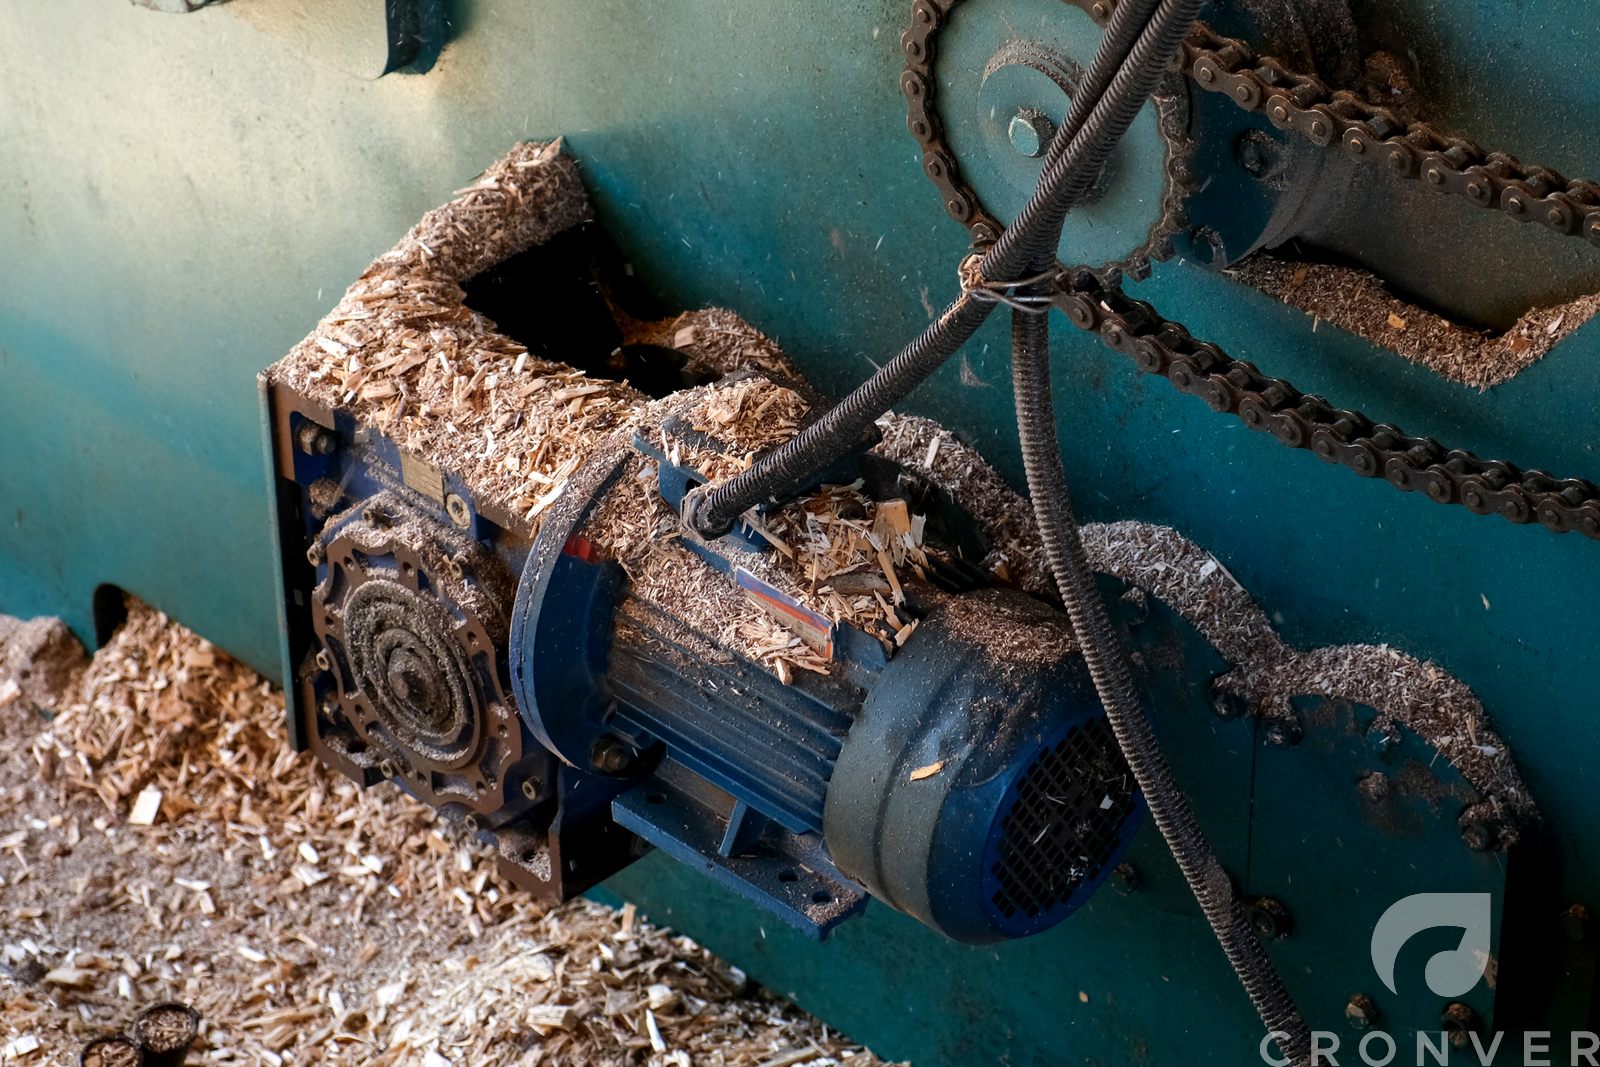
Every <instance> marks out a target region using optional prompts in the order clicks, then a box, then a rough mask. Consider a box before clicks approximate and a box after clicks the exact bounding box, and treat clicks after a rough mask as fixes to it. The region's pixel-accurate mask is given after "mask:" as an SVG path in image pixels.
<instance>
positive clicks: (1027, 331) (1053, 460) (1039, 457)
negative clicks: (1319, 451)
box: [685, 0, 1311, 1065]
mask: <svg viewBox="0 0 1600 1067" xmlns="http://www.w3.org/2000/svg"><path fill="white" fill-rule="evenodd" d="M1201 3H1202V0H1162V2H1160V3H1159V5H1158V4H1157V2H1156V0H1124V2H1123V3H1122V4H1120V5H1119V6H1118V8H1117V11H1116V14H1115V15H1114V16H1113V17H1112V21H1111V24H1110V26H1109V27H1108V28H1107V32H1106V37H1105V40H1104V41H1103V42H1102V43H1101V46H1100V50H1099V52H1098V53H1097V54H1096V56H1095V61H1094V63H1093V65H1092V66H1091V68H1090V70H1089V73H1088V74H1087V75H1086V77H1085V80H1084V84H1083V86H1082V89H1081V91H1080V92H1079V94H1078V96H1077V97H1076V98H1075V99H1074V101H1073V106H1072V114H1071V115H1070V116H1069V117H1068V120H1067V122H1066V124H1064V125H1063V127H1062V128H1061V130H1060V131H1058V132H1057V134H1056V137H1055V139H1054V140H1053V141H1052V142H1051V146H1050V151H1049V153H1048V154H1047V156H1046V161H1045V167H1044V173H1043V175H1042V176H1041V177H1040V180H1039V185H1038V187H1037V189H1036V190H1035V191H1034V195H1033V197H1032V198H1031V199H1030V200H1029V202H1028V204H1027V206H1026V207H1025V208H1024V209H1023V211H1022V213H1021V214H1020V215H1019V216H1018V217H1017V219H1016V221H1014V222H1013V223H1012V225H1011V226H1010V227H1008V228H1007V229H1006V232H1005V233H1004V234H1002V235H1001V237H1000V240H999V241H998V242H996V244H995V245H994V247H993V248H991V249H990V250H989V251H988V252H987V253H986V254H985V255H984V257H983V259H982V261H981V263H980V264H979V266H978V268H977V274H978V275H979V276H980V280H981V279H991V280H994V279H1010V278H1016V277H1019V276H1026V277H1029V278H1032V279H1036V280H1035V281H1033V282H1032V283H1031V284H1029V285H1027V286H1025V287H1023V288H1022V289H1021V290H1020V292H1019V293H1018V294H1017V297H1015V298H1006V299H1005V300H1003V302H1006V303H1009V304H1011V305H1012V306H1013V307H1014V308H1015V309H1016V310H1015V311H1014V312H1013V319H1012V375H1013V382H1014V385H1015V392H1016V403H1017V422H1018V428H1019V434H1020V437H1021V444H1022V456H1023V465H1024V468H1025V470H1026V472H1027V479H1028V491H1029V494H1030V496H1031V497H1032V500H1033V507H1034V514H1035V516H1036V518H1037V521H1038V524H1039V531H1040V534H1041V536H1042V539H1043V542H1044V547H1045V553H1046V556H1047V558H1048V561H1049V565H1050V570H1051V574H1052V575H1053V576H1054V578H1055V581H1056V587H1057V589H1058V590H1059V591H1060V593H1061V599H1062V602H1063V604H1064V605H1065V607H1066V609H1067V614H1068V616H1069V618H1070V619H1071V622H1072V627H1073V631H1074V633H1075V634H1076V636H1077V639H1078V643H1079V645H1080V646H1081V647H1082V649H1083V652H1084V657H1085V660H1086V661H1087V665H1088V667H1089V671H1090V674H1091V676H1092V677H1093V679H1094V684H1095V688H1096V690H1097V692H1098V694H1099V697H1100V700H1101V703H1102V704H1103V705H1104V707H1105V709H1106V715H1107V718H1108V719H1109V721H1110V723H1111V726H1112V730H1113V731H1114V732H1115V734H1116V737H1117V742H1118V744H1119V745H1120V747H1121V748H1122V752H1123V755H1124V757H1125V758H1126V759H1127V761H1128V765H1129V767H1130V769H1131V770H1132V771H1133V774H1134V777H1135V778H1136V779H1137V781H1138V783H1139V787H1140V789H1141V790H1142V791H1143V792H1144V795H1145V798H1146V801H1147V802H1148V804H1149V806H1150V812H1151V817H1152V819H1153V821H1154V822H1155V823H1156V826H1157V828H1158V829H1159V830H1160V831H1161V834H1162V837H1163V838H1164V839H1165V840H1166V842H1167V846H1168V848H1169V849H1170V850H1171V851H1172V855H1173V858H1174V860H1176V862H1177V864H1178V867H1179V869H1180V870H1181V871H1182V872H1183V876H1184V879H1185V880H1186V881H1187V882H1188V883H1189V887H1190V889H1191V890H1192V891H1193V893H1194V896H1195V899H1196V901H1198V902H1199V904H1200V908H1201V911H1202V912H1203V913H1204V914H1205V917H1206V921H1207V922H1208V923H1209V924H1210V926H1211V929H1212V931H1213V932H1214V933H1215V934H1216V937H1217V940H1218V942H1219V943H1220V944H1221V946H1222V949H1223V952H1224V954H1225V955H1226V956H1227V958H1228V962H1229V964H1230V965H1231V966H1232V967H1233V970H1234V973H1235V974H1237V975H1238V977H1239V981H1240V983H1241V984H1242V985H1243V986H1244V989H1245V992H1246V993H1247V994H1248V996H1249V997H1250V1001H1251V1003H1252V1004H1253V1005H1254V1006H1255V1009H1256V1011H1257V1012H1258V1013H1259V1014H1260V1016H1261V1020H1262V1022H1263V1023H1264V1024H1265V1025H1266V1027H1267V1030H1268V1032H1269V1033H1271V1034H1272V1035H1273V1036H1274V1039H1275V1040H1276V1042H1277V1044H1278V1046H1279V1048H1280V1050H1281V1051H1282V1052H1283V1054H1284V1055H1285V1056H1286V1057H1288V1059H1289V1060H1290V1062H1291V1063H1293V1064H1296V1065H1304V1064H1308V1063H1310V1062H1311V1043H1310V1036H1311V1035H1310V1032H1309V1029H1308V1028H1307V1026H1306V1023H1305V1021H1304V1019H1303V1018H1302V1017H1301V1015H1300V1012H1299V1010H1298V1008H1297V1007H1296V1006H1295V1003H1294V1000H1293V998H1292V997H1291V996H1290V994H1289V991H1288V989H1287V988H1286V987H1285V986H1284V984H1283V980H1282V978H1281V977H1280V976H1279V975H1278V973H1277V970H1276V968H1275V967H1274V966H1273V963H1272V960H1271V958H1270V957H1269V956H1268V955H1267V953H1266V950H1265V949H1264V948H1263V947H1262V945H1261V941H1260V938H1259V937H1258V936H1257V934H1256V932H1255V929H1254V928H1253V927H1252V926H1251V925H1250V923H1249V921H1248V920H1247V919H1246V918H1245V915H1244V911H1243V908H1242V906H1241V904H1240V902H1239V900H1238V897H1237V895H1236V894H1235V892H1234V889H1233V883H1232V880H1231V879H1230V878H1229V876H1228V873H1227V872H1226V871H1225V870H1224V869H1223V868H1222V865H1221V864H1220V863H1219V862H1218V860H1217V858H1216V855H1215V853H1214V852H1212V850H1211V848H1210V845H1209V844H1208V843H1207V841H1206V838H1205V834H1204V833H1203V831H1202V830H1201V828H1200V824H1199V820H1198V819H1196V817H1195V815H1194V810H1193V808H1192V807H1191V806H1190V804H1189V800H1188V797H1187V796H1185V795H1184V793H1183V790H1182V789H1181V788H1180V787H1179V786H1178V783H1177V781H1176V779H1175V778H1174V777H1173V775H1172V770H1171V768H1170V767H1169V766H1168V764H1167V761H1166V757H1165V756H1164V755H1163V754H1162V752H1161V748H1160V745H1159V743H1158V742H1157V741H1156V738H1155V734H1154V732H1153V731H1152V729H1151V727H1150V723H1149V720H1148V719H1147V718H1146V717H1145V714H1144V710H1143V707H1142V705H1141V702H1140V699H1139V694H1138V690H1137V689H1136V687H1135V686H1134V682H1133V677H1132V675H1131V673H1130V671H1129V668H1128V659H1127V651H1126V649H1124V648H1123V647H1122V642H1121V639H1120V638H1119V637H1118V635H1117V632H1116V630H1115V629H1114V628H1113V627H1112V625H1111V621H1110V618H1109V616H1108V614H1107V612H1106V608H1105V604H1104V602H1103V601H1102V600H1101V598H1100V593H1099V590H1098V589H1097V588H1096V586H1095V581H1094V572H1093V571H1092V569H1091V568H1090V567H1089V563H1088V559H1087V557H1086V556H1085V554H1084V549H1083V541H1082V539H1081V537H1080V536H1079V532H1078V525H1077V521H1076V519H1075V518H1074V516H1073V513H1072V504H1071V498H1070V495H1069V493H1068V490H1067V480H1066V471H1065V468H1064V467H1063V465H1062V460H1061V451H1060V445H1059V442H1058V441H1057V439H1056V422H1055V413H1054V404H1053V403H1052V399H1051V391H1050V390H1051V387H1050V366H1049V336H1050V331H1049V318H1048V311H1049V307H1048V303H1047V302H1046V301H1045V300H1044V299H1043V298H1044V297H1045V296H1046V295H1047V292H1048V289H1049V281H1048V280H1046V279H1048V277H1049V275H1050V274H1051V273H1052V272H1053V268H1054V265H1055V261H1056V248H1057V245H1058V244H1059V242H1060V240H1061V230H1062V226H1063V223H1064V222H1065V220H1066V216H1067V213H1068V212H1069V211H1070V210H1071V208H1072V206H1073V205H1074V204H1075V203H1076V202H1077V201H1078V199H1079V198H1080V197H1081V196H1082V195H1083V193H1084V191H1085V190H1086V189H1087V188H1088V187H1089V184H1090V183H1091V182H1092V181H1093V179H1094V177H1095V175H1097V174H1098V173H1099V171H1100V168H1101V167H1102V166H1103V165H1104V162H1105V160H1106V157H1107V156H1108V155H1109V153H1110V151H1111V149H1112V147H1113V146H1114V145H1115V144H1116V143H1117V141H1118V140H1120V139H1121V137H1122V135H1123V134H1124V133H1125V132H1126V131H1127V128H1128V126H1129V124H1131V122H1132V121H1133V118H1134V116H1135V115H1137V114H1138V111H1139V109H1140V108H1141V107H1143V106H1144V102H1145V100H1146V99H1148V97H1149V96H1150V94H1151V93H1152V92H1153V91H1154V90H1155V87H1156V85H1157V83H1158V82H1159V80H1160V78H1161V75H1162V72H1163V71H1164V70H1165V69H1166V68H1167V66H1168V64H1169V63H1170V62H1171V61H1172V59H1173V57H1174V56H1175V55H1176V54H1177V50H1178V48H1179V46H1180V44H1181V43H1182V41H1183V38H1184V36H1185V35H1186V34H1187V33H1188V32H1189V29H1190V27H1191V26H1192V25H1193V23H1194V20H1195V19H1196V18H1197V17H1198V15H1199V9H1200V7H1201ZM1091 103H1092V107H1091ZM995 288H997V289H999V290H1002V291H1003V290H1005V289H1007V288H1009V286H1006V285H1005V284H1004V283H1003V282H1002V283H1001V284H1000V285H999V286H996V287H995ZM985 295H989V294H985V293H983V292H982V291H981V289H980V287H976V286H974V287H969V288H967V289H966V290H965V291H964V292H963V293H962V295H961V297H960V298H959V299H957V300H956V302H955V303H954V304H952V305H951V306H950V307H949V308H947V309H946V310H945V312H944V313H943V314H942V315H940V316H939V317H938V319H936V320H935V321H934V323H933V324H932V325H931V326H929V327H928V329H927V330H926V331H924V332H923V333H922V334H921V335H920V336H919V337H918V338H917V339H916V340H914V341H913V342H912V343H911V344H910V345H908V346H907V347H906V348H905V349H904V350H903V351H902V352H901V353H900V354H899V355H897V356H896V357H895V358H894V359H893V360H891V361H890V362H889V363H887V364H885V365H884V367H883V368H882V369H881V370H879V371H878V372H877V373H876V374H874V375H873V376H872V377H871V378H870V379H868V381H867V382H865V383H864V384H863V385H861V386H860V387H859V388H857V389H856V390H855V391H854V392H853V393H851V394H850V395H849V396H848V397H846V398H845V399H844V400H842V401H840V402H839V404H837V405H836V406H835V407H834V408H832V409H831V410H830V411H829V412H828V413H827V414H825V415H824V416H823V417H822V418H821V419H819V420H818V421H817V422H815V423H813V424H812V425H811V426H810V427H808V428H807V429H806V430H805V431H803V432H802V433H800V434H798V435H797V436H796V437H795V438H793V439H792V440H791V441H789V442H788V443H787V444H785V445H782V446H780V447H779V448H777V449H774V450H773V451H772V452H770V453H768V454H767V455H766V456H764V457H762V458H761V459H760V460H758V461H757V462H756V463H755V464H754V465H753V466H752V467H751V469H750V470H748V471H746V472H744V473H743V474H741V475H739V476H737V477H735V478H732V479H730V480H728V481H727V482H724V483H722V484H721V485H719V486H716V487H713V488H707V489H702V490H698V491H697V492H696V493H695V494H693V495H691V496H690V497H689V498H688V500H687V501H686V507H685V519H686V520H687V521H688V522H689V523H690V524H691V525H692V526H693V527H694V529H696V530H697V531H698V532H700V533H701V534H702V535H705V536H720V535H721V534H723V533H726V532H727V531H728V530H729V529H731V528H732V525H733V523H734V522H735V521H736V520H737V518H738V516H739V515H741V514H743V513H744V512H745V511H746V510H748V509H749V508H751V507H754V506H756V505H757V504H760V503H763V502H766V501H768V500H770V499H772V498H773V497H774V496H775V495H776V494H779V493H782V492H784V491H786V490H788V489H789V488H790V487H792V486H795V485H796V484H797V483H799V482H800V480H801V479H802V478H804V477H805V476H806V475H807V474H809V473H810V472H812V471H815V470H817V469H820V468H821V467H824V466H826V465H828V464H829V463H831V462H833V461H834V460H836V459H838V458H839V456H841V455H842V454H843V453H844V452H845V451H847V450H848V449H849V448H851V447H853V446H854V444H855V443H856V442H857V441H858V440H859V439H860V438H861V435H862V434H863V433H864V432H865V431H866V430H867V428H868V427H869V426H870V425H871V424H872V422H873V421H875V420H876V419H877V418H878V417H879V416H881V415H882V414H883V412H885V411H887V410H888V409H889V407H890V406H891V405H893V404H894V403H896V402H897V401H899V400H900V399H901V398H902V397H904V396H905V395H906V394H907V393H909V392H910V391H911V390H912V389H913V388H915V387H916V386H917V385H918V384H919V383H920V382H921V381H922V380H923V379H924V378H926V377H927V376H928V375H929V374H931V373H932V372H933V371H934V370H935V369H937V368H938V367H939V366H940V365H941V364H942V363H944V361H945V360H947V359H948V358H949V357H950V355H951V354H952V353H954V352H955V350H956V349H958V348H959V347H960V346H961V345H962V344H964V343H965V342H966V341H967V339H968V338H970V337H971V336H972V334H973V333H974V332H975V331H976V330H977V328H978V326H980V325H981V324H982V323H983V321H984V320H985V319H986V318H987V317H988V314H989V312H990V311H991V310H992V309H993V308H994V306H995V304H996V302H997V301H996V300H995V299H994V297H993V296H992V295H989V298H988V299H984V296H985Z"/></svg>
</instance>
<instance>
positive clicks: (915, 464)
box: [874, 412, 1055, 598]
mask: <svg viewBox="0 0 1600 1067" xmlns="http://www.w3.org/2000/svg"><path fill="white" fill-rule="evenodd" d="M878 429H879V430H880V431H882V433H883V441H882V442H881V443H880V444H879V445H878V446H877V448H875V449H874V451H875V452H876V453H878V454H879V455H881V456H884V457H885V458H888V459H892V460H894V461H896V462H897V463H901V464H904V465H905V466H907V467H911V468H912V469H914V470H920V471H922V472H923V473H925V474H927V475H928V476H929V477H930V478H932V479H933V481H934V482H935V484H937V485H939V486H940V487H941V488H943V489H944V490H945V491H946V492H948V493H949V494H950V495H951V496H952V497H954V498H955V499H956V501H957V502H958V503H959V504H960V505H961V506H962V507H963V508H965V509H966V510H967V512H968V513H969V514H971V515H972V517H973V519H974V520H976V521H977V523H978V526H979V528H980V529H982V530H983V532H984V534H985V536H986V537H987V538H988V541H989V552H988V555H986V556H985V557H984V559H983V565H984V567H985V568H987V569H988V570H989V571H990V572H991V573H993V574H994V575H995V576H996V577H998V578H999V579H1001V580H1002V581H1009V582H1012V583H1014V584H1015V585H1016V586H1018V587H1019V588H1021V589H1025V590H1027V591H1028V592H1030V593H1033V594H1034V595H1036V596H1043V597H1047V598H1054V597H1055V584H1054V582H1053V581H1052V580H1051V578H1050V575H1049V568H1048V565H1047V564H1046V562H1045V556H1044V543H1043V542H1042V541H1040V540H1039V528H1038V527H1037V526H1036V525H1035V524H1034V521H1033V511H1032V509H1031V508H1029V507H1028V503H1027V501H1026V500H1024V499H1023V498H1022V497H1021V496H1019V495H1018V494H1017V492H1016V490H1014V489H1012V488H1011V484H1010V483H1009V482H1007V481H1006V480H1005V479H1004V478H1002V477H1001V476H1000V472H999V471H997V470H995V469H994V468H993V467H991V466H990V465H989V463H988V461H987V460H985V459H984V458H983V457H982V456H981V455H979V454H978V452H977V451H976V450H975V449H973V448H971V447H969V446H968V445H965V444H963V443H961V441H960V440H959V439H958V438H957V437H956V435H955V434H954V433H952V432H951V431H949V430H947V429H945V428H944V427H943V426H940V425H939V424H938V423H936V422H934V421H933V420H932V419H924V418H920V417H918V416H915V415H901V414H898V413H895V412H891V413H889V414H888V415H885V416H884V417H883V418H881V419H879V420H878Z"/></svg>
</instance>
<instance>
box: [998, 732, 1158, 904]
mask: <svg viewBox="0 0 1600 1067" xmlns="http://www.w3.org/2000/svg"><path fill="white" fill-rule="evenodd" d="M1007 799H1008V806H1007V807H1004V808H1003V809H1002V814H1001V815H1000V818H999V840H998V847H997V848H996V849H995V850H994V852H993V853H992V856H993V858H992V862H991V864H990V868H989V875H990V877H991V885H992V887H993V894H992V897H991V903H992V904H993V906H994V909H995V911H996V912H997V913H998V914H999V915H1000V916H1003V917H1004V919H1005V920H1006V921H1007V922H1008V923H1020V924H1025V925H1026V924H1031V923H1032V922H1033V921H1034V920H1039V919H1042V918H1045V917H1053V916H1052V913H1053V912H1055V911H1057V910H1058V909H1060V908H1061V907H1063V906H1064V905H1066V904H1067V902H1068V901H1069V900H1070V899H1071V897H1072V895H1073V893H1074V891H1076V890H1077V889H1078V887H1079V886H1082V885H1084V884H1085V883H1086V882H1090V881H1092V880H1094V879H1095V878H1096V877H1097V876H1098V875H1099V874H1100V872H1101V871H1102V870H1103V869H1104V867H1105V865H1106V864H1107V863H1108V862H1109V861H1110V860H1111V857H1112V856H1114V855H1115V854H1116V852H1117V849H1118V845H1119V840H1120V837H1121V834H1122V831H1123V827H1124V826H1125V825H1126V823H1127V822H1128V820H1129V819H1130V818H1131V817H1132V816H1133V814H1134V812H1135V809H1136V808H1137V806H1138V794H1137V788H1136V786H1135V785H1134V782H1133V775H1132V773H1131V772H1130V771H1129V770H1128V766H1127V764H1126V763H1125V762H1124V761H1123V759H1122V754H1121V752H1120V751H1119V750H1118V748H1117V742H1116V738H1115V737H1114V736H1113V735H1112V733H1111V726H1110V724H1109V723H1108V722H1106V721H1105V720H1104V719H1097V720H1093V721H1090V722H1085V723H1080V724H1078V725H1076V726H1074V727H1073V728H1072V729H1070V730H1069V731H1068V732H1067V733H1066V735H1065V736H1064V737H1062V739H1061V740H1060V741H1059V742H1057V743H1056V744H1055V745H1054V746H1052V747H1049V748H1046V749H1044V750H1043V751H1041V752H1040V753H1039V755H1038V756H1037V757H1035V759H1034V761H1033V764H1032V765H1031V766H1029V767H1028V769H1027V770H1026V771H1024V772H1023V773H1022V775H1021V777H1020V778H1019V779H1018V780H1017V784H1016V785H1015V786H1014V787H1013V788H1012V790H1011V791H1010V793H1009V794H1008V798H1007Z"/></svg>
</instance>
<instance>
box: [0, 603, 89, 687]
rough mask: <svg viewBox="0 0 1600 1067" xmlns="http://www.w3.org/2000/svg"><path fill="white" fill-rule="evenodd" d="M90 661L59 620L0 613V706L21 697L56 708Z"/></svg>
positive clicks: (76, 640) (69, 631) (70, 632)
mask: <svg viewBox="0 0 1600 1067" xmlns="http://www.w3.org/2000/svg"><path fill="white" fill-rule="evenodd" d="M87 663H88V656H87V654H86V653H85V652H84V650H83V646H82V645H81V644H79V643H78V639H77V638H76V637H73V636H72V631H71V630H68V629H67V628H66V626H65V625H64V624H63V623H62V622H61V620H60V619H29V620H28V621H26V622H24V621H23V620H21V619H13V618H11V617H9V616H6V615H0V707H4V706H5V705H7V704H9V703H11V702H12V701H14V700H18V699H21V700H23V701H25V702H27V703H29V704H32V705H33V706H34V707H37V708H42V709H44V710H45V711H54V710H55V706H56V702H57V701H59V700H60V698H61V694H63V693H65V692H66V691H67V688H68V686H70V685H71V684H72V680H73V679H74V678H75V677H76V676H77V674H78V672H80V671H82V670H83V668H84V666H85V665H86V664H87Z"/></svg>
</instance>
